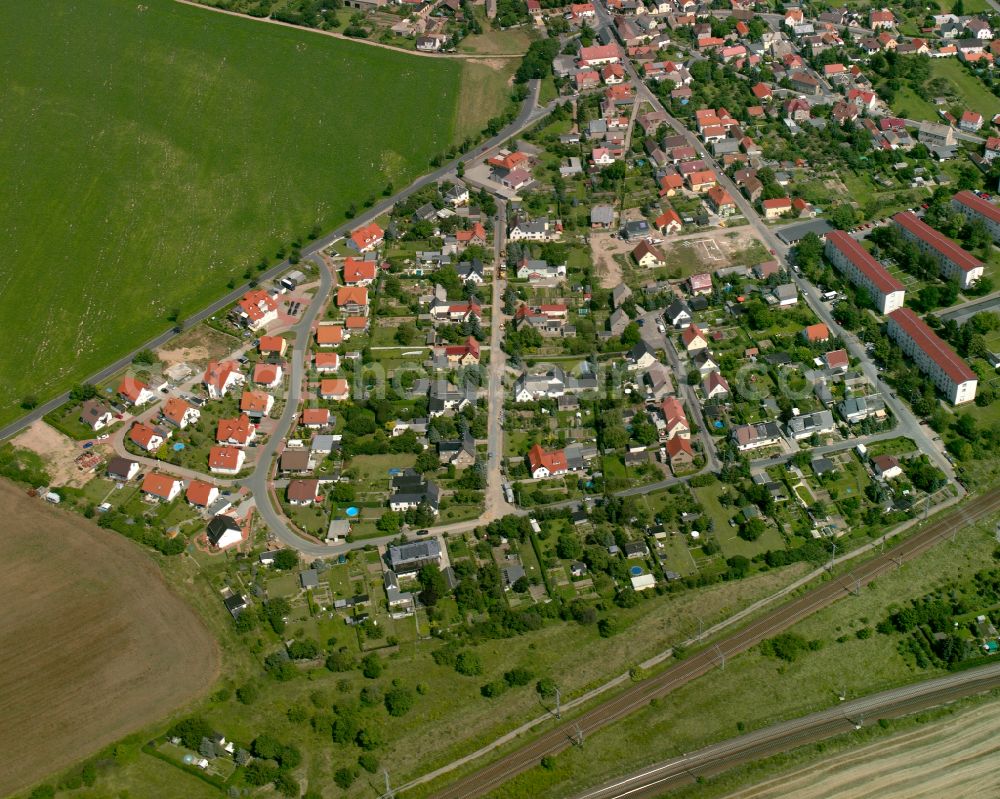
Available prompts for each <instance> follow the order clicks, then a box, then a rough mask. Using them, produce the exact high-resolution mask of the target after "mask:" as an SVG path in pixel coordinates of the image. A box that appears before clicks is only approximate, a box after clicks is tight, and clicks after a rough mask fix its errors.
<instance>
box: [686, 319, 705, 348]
mask: <svg viewBox="0 0 1000 799" xmlns="http://www.w3.org/2000/svg"><path fill="white" fill-rule="evenodd" d="M681 342H682V343H683V344H684V349H685V350H687V351H688V352H697V351H698V350H704V349H708V338H707V337H706V336H705V333H704V331H702V329H701V328H700V327H698V325H695V324H691V325H688V326H687V327H685V328H684V329H683V330H682V331H681Z"/></svg>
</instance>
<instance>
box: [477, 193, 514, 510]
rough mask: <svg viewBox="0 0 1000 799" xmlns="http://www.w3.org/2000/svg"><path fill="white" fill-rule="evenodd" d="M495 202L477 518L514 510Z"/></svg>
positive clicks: (501, 239)
mask: <svg viewBox="0 0 1000 799" xmlns="http://www.w3.org/2000/svg"><path fill="white" fill-rule="evenodd" d="M493 198H494V199H495V200H496V204H497V215H496V219H495V224H494V225H493V263H494V266H493V299H492V301H491V307H490V314H491V316H490V365H489V371H488V375H489V383H488V396H489V419H488V422H487V433H486V452H487V461H486V507H485V513H483V516H482V518H481V521H483V522H486V521H490V520H492V519H496V518H499V517H501V516H504V515H506V514H508V513H512V512H513V511H515V510H516V508H515V507H514V506H513V505H509V504H508V503H507V499H506V498H505V497H504V494H503V488H502V486H503V473H502V471H501V465H502V464H503V449H504V448H503V422H502V416H501V414H502V413H503V400H504V396H503V391H504V389H503V374H504V369H505V368H506V366H507V354H506V353H505V352H504V351H503V349H502V348H501V346H500V344H501V342H502V340H503V332H502V331H501V329H500V325H501V324H502V323H503V321H504V313H503V295H504V290H505V289H506V287H507V281H506V280H501V279H500V265H501V263H502V259H501V257H500V254H501V253H502V252H503V250H504V244H505V243H506V238H507V201H506V200H505V199H504V198H503V197H500V196H499V195H494V197H493Z"/></svg>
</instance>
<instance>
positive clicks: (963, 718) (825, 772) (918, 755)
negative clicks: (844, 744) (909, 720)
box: [730, 702, 1000, 799]
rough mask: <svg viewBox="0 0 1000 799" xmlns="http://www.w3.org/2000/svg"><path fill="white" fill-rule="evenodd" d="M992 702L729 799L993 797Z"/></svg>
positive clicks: (997, 719)
mask: <svg viewBox="0 0 1000 799" xmlns="http://www.w3.org/2000/svg"><path fill="white" fill-rule="evenodd" d="M998 734H1000V716H998V715H997V703H996V702H990V703H988V704H985V705H982V706H980V707H977V708H975V709H973V710H970V711H967V712H965V713H960V714H959V715H957V716H954V717H952V718H950V719H947V720H946V721H941V722H937V723H933V724H928V725H926V726H923V727H921V728H920V729H917V730H914V731H912V732H907V733H903V734H900V735H895V736H893V737H891V738H888V739H886V740H884V741H879V742H878V743H874V744H871V745H869V746H865V747H862V748H861V749H856V750H852V751H849V752H844V753H843V754H840V755H833V756H828V757H824V759H823V761H822V763H818V764H817V765H815V766H810V767H808V768H804V769H799V770H798V771H794V772H791V773H790V774H784V775H782V776H781V777H777V778H775V779H773V780H768V781H767V782H765V783H762V784H760V785H756V786H754V787H752V788H747V789H745V790H742V791H739V792H737V793H734V794H731V795H730V799H779V798H780V799H821V797H822V799H830V798H831V797H851V799H876V797H877V799H921V798H923V797H926V799H936V798H937V797H941V796H997V795H998V793H1000V772H998V771H997V769H996V751H997V747H996V739H997V735H998Z"/></svg>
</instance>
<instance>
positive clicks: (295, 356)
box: [243, 81, 557, 557]
mask: <svg viewBox="0 0 1000 799" xmlns="http://www.w3.org/2000/svg"><path fill="white" fill-rule="evenodd" d="M540 88H541V83H540V82H539V81H532V82H531V84H530V86H529V92H528V97H527V98H525V101H524V105H523V106H522V108H521V112H520V113H519V114H518V116H517V118H516V119H515V120H514V121H513V122H512V123H511V124H510V125H508V126H507V127H505V128H504V129H503V130H502V131H500V133H498V134H497V135H496V136H494V137H493V138H492V139H489V140H488V141H487V142H486V143H485V144H483V145H481V146H480V148H479V149H478V150H477V151H476V152H475V157H476V158H482V157H484V156H485V155H486V154H488V153H489V152H491V151H492V150H494V149H496V148H498V147H499V146H500V145H501V144H503V143H504V142H506V141H507V140H508V139H509V138H510V137H512V136H516V135H517V134H519V133H520V132H521V131H522V130H524V129H525V128H527V127H529V126H530V125H533V124H534V123H535V122H537V121H538V120H539V119H541V118H542V117H544V116H546V115H547V114H548V113H549V112H550V111H551V110H552V109H553V108H554V107H555V103H556V102H557V101H552V102H551V103H549V104H548V105H547V106H545V107H543V108H539V107H538V92H539V90H540ZM462 160H464V159H463V158H458V159H455V160H454V161H452V162H450V163H448V164H446V165H444V166H442V167H439V168H438V169H436V170H434V171H433V172H430V173H428V174H426V175H424V176H423V177H421V178H418V179H417V180H415V181H414V182H413V183H411V184H410V185H409V186H408V187H406V188H405V189H403V190H402V191H400V192H399V193H397V194H395V195H393V196H392V197H390V198H389V199H387V200H383V201H382V202H380V203H378V204H376V205H375V206H373V207H372V208H370V209H369V210H368V211H367V212H366V213H365V214H363V215H362V216H360V217H357V218H355V219H352V220H351V221H350V222H349V223H347V224H344V225H341V226H340V227H339V228H337V229H336V230H334V231H333V232H332V233H330V234H328V235H326V236H324V237H323V238H322V239H318V240H317V241H315V242H313V243H312V244H310V245H309V246H308V247H307V248H305V249H303V251H302V255H303V257H305V258H314V259H315V260H316V261H317V262H318V261H320V260H321V259H319V258H315V256H317V254H318V253H319V252H320V250H322V249H323V248H325V247H328V246H329V245H330V244H332V243H334V242H335V241H338V240H339V239H341V238H343V237H344V236H345V235H347V234H348V233H349V232H350V231H351V230H353V229H355V228H357V227H359V226H361V225H365V224H368V223H369V222H371V221H373V220H375V219H376V218H377V217H379V216H381V215H382V214H384V213H385V212H386V211H388V210H389V209H390V208H391V207H392V206H393V205H395V204H396V203H397V202H399V201H400V200H403V199H405V198H406V197H408V196H410V195H411V194H413V193H414V192H416V191H419V190H420V189H422V188H424V187H425V186H427V185H429V184H431V183H434V182H436V181H438V180H440V179H441V178H443V177H445V176H446V175H449V174H451V173H453V172H454V170H455V167H456V165H457V164H458V162H459V161H462ZM320 275H321V280H320V286H319V288H318V289H317V290H316V293H315V294H314V295H313V298H312V301H311V302H310V303H309V307H308V309H307V310H306V312H305V314H304V315H303V317H302V319H300V320H299V322H298V323H297V324H296V325H295V327H294V328H293V329H294V330H295V332H296V335H295V345H294V346H293V348H292V357H291V365H290V370H289V382H288V385H289V393H288V398H287V400H286V402H285V409H284V411H283V412H282V414H281V418H280V419H279V420H278V423H277V425H276V427H275V429H274V431H273V432H272V433H271V434H270V438H269V439H268V441H267V443H266V444H265V445H264V447H263V451H262V452H261V453H260V454H259V456H258V460H257V468H256V469H255V470H254V473H253V474H252V475H251V476H250V477H248V478H246V479H245V480H244V481H243V485H245V486H247V487H248V488H249V489H250V490H251V492H252V493H253V495H254V497H255V498H256V500H257V510H258V512H259V513H260V515H261V518H263V520H264V522H265V523H266V524H267V526H268V527H269V528H270V530H271V533H272V535H274V536H275V538H277V539H278V540H279V541H281V543H282V544H284V545H285V546H288V547H291V548H293V549H296V550H298V551H299V552H301V553H302V554H303V555H306V556H308V557H329V556H331V555H339V554H342V553H344V552H347V551H348V550H350V549H356V548H359V547H363V546H367V545H370V544H374V545H380V544H385V543H387V542H389V541H391V540H392V539H393V538H394V537H395V536H384V537H381V538H366V539H364V540H362V541H355V542H352V543H350V544H337V545H328V544H325V543H323V542H320V541H317V540H316V539H313V538H304V537H303V536H302V535H300V534H299V533H297V532H296V531H294V530H293V529H292V528H291V527H290V526H289V525H288V523H287V521H286V520H285V519H284V518H283V517H282V516H281V514H280V513H278V512H277V511H276V510H275V507H274V503H273V498H272V496H271V491H270V486H269V482H270V479H269V478H270V473H271V469H272V466H273V461H274V456H275V455H276V454H277V451H278V447H279V446H280V445H281V443H282V442H283V441H284V439H285V437H286V436H287V434H288V430H289V428H290V427H291V424H292V421H293V420H294V418H295V416H296V415H297V414H298V412H299V404H300V402H301V400H302V389H303V383H304V381H305V375H306V348H307V347H308V345H309V342H310V338H311V337H310V332H311V329H312V325H313V322H314V321H315V319H316V316H317V315H318V314H319V311H320V309H321V308H323V307H324V306H325V304H326V301H327V298H328V296H329V293H330V289H331V288H332V286H333V276H332V275H331V274H330V273H329V270H328V269H327V267H326V266H325V264H321V265H320ZM478 523H479V522H478V521H472V522H462V523H460V524H457V525H443V526H441V527H438V528H435V533H441V532H446V531H451V530H455V531H457V530H459V529H463V530H464V529H471V528H473V527H475V526H476V524H478Z"/></svg>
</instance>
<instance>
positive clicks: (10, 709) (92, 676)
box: [0, 482, 219, 796]
mask: <svg viewBox="0 0 1000 799" xmlns="http://www.w3.org/2000/svg"><path fill="white" fill-rule="evenodd" d="M0 506H2V507H3V508H4V515H3V519H2V520H0V547H2V549H3V552H4V554H5V555H6V563H5V568H4V576H3V579H2V580H0V607H2V608H3V613H2V614H0V675H3V678H2V679H0V748H2V749H3V751H4V765H3V768H0V796H7V795H8V794H10V793H12V792H14V791H16V790H20V789H22V788H24V787H26V786H28V785H30V784H32V783H34V782H37V781H38V780H41V779H44V778H45V777H46V776H47V775H49V774H51V773H53V772H56V771H59V770H60V769H63V768H66V767H68V766H70V765H71V764H72V763H74V762H76V761H79V760H81V759H83V758H86V757H87V756H89V755H91V754H93V753H94V752H97V751H98V750H100V749H101V748H102V747H104V746H107V745H108V744H109V743H111V742H113V741H115V740H117V739H119V738H121V737H122V736H124V735H127V734H129V733H132V732H135V731H137V730H139V729H141V728H143V727H145V726H147V725H149V724H152V723H154V722H156V721H157V720H159V719H162V718H164V717H165V716H167V715H168V714H169V713H170V712H171V711H173V710H175V709H177V708H179V707H181V706H183V705H185V704H186V703H188V702H189V701H191V700H192V699H194V698H195V697H196V696H198V695H199V694H201V693H203V692H205V691H207V690H208V689H209V688H210V687H211V685H212V683H213V682H214V681H215V678H216V675H217V673H218V667H219V652H218V648H217V646H216V643H215V640H214V639H213V637H212V635H211V634H210V633H209V631H208V629H207V628H206V627H205V625H204V624H203V623H202V621H201V620H200V619H199V618H198V616H197V615H196V614H195V613H194V611H192V610H191V608H189V607H188V606H187V605H186V604H185V603H184V602H183V601H182V600H181V599H180V598H179V597H177V596H175V595H174V594H173V593H172V592H171V591H170V590H169V589H168V588H167V586H166V584H165V583H164V582H163V579H162V578H161V575H160V573H159V571H158V569H157V567H156V565H155V564H154V563H153V562H152V561H151V560H150V558H148V557H147V556H146V555H145V554H143V552H142V551H141V550H140V549H139V548H138V547H136V546H135V545H134V544H132V543H131V542H129V541H127V540H126V539H124V538H121V537H120V536H118V535H116V534H115V533H112V532H108V531H105V530H102V529H101V528H99V527H97V526H96V525H94V524H92V523H90V522H88V521H85V520H84V519H82V518H79V517H76V516H71V515H70V514H68V513H65V512H63V511H60V510H58V509H57V508H53V507H51V506H48V505H46V504H45V503H44V502H42V501H41V500H38V499H32V498H30V497H28V496H27V495H26V494H24V493H23V491H22V490H20V489H18V488H16V487H14V486H13V485H11V484H9V483H6V482H0Z"/></svg>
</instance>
